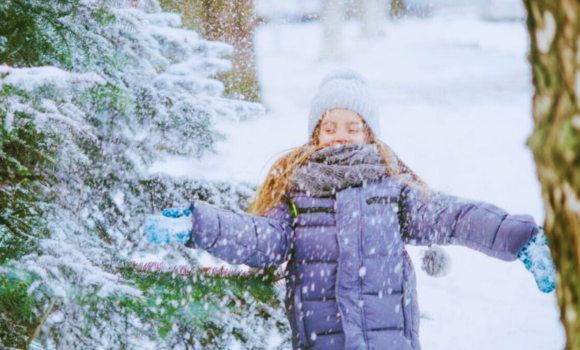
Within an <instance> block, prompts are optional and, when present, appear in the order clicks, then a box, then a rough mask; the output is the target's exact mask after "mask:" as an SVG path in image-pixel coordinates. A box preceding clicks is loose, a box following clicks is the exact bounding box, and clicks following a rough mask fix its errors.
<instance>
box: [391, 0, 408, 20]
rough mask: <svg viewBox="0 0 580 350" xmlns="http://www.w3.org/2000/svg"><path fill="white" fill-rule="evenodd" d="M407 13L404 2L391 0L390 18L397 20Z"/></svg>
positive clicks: (403, 0) (402, 0)
mask: <svg viewBox="0 0 580 350" xmlns="http://www.w3.org/2000/svg"><path fill="white" fill-rule="evenodd" d="M406 12H407V5H406V1H405V0H391V18H393V19H399V18H401V17H403V16H404V15H405V14H406Z"/></svg>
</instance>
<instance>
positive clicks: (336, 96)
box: [308, 69, 380, 137]
mask: <svg viewBox="0 0 580 350" xmlns="http://www.w3.org/2000/svg"><path fill="white" fill-rule="evenodd" d="M333 108H347V109H350V110H352V111H354V112H356V113H358V114H359V115H360V116H361V117H362V118H363V119H364V121H365V122H366V123H367V125H368V126H369V127H370V129H371V130H372V132H373V133H374V134H375V136H377V137H378V136H379V131H380V129H379V109H378V104H377V102H376V100H375V98H374V96H373V95H372V94H371V92H370V89H369V87H368V85H367V84H366V81H365V80H364V78H363V77H362V76H361V75H360V74H358V73H357V72H356V71H354V70H351V69H341V70H336V71H333V72H331V73H330V74H328V75H326V76H325V77H324V78H323V79H322V82H321V83H320V87H319V89H318V92H317V93H316V95H315V96H314V98H313V99H312V103H311V104H310V116H309V119H308V135H309V137H312V134H313V133H314V129H315V128H316V125H317V124H318V122H319V121H320V119H322V117H323V116H324V114H325V113H326V112H328V111H329V110H331V109H333Z"/></svg>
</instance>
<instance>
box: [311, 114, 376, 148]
mask: <svg viewBox="0 0 580 350" xmlns="http://www.w3.org/2000/svg"><path fill="white" fill-rule="evenodd" d="M347 143H359V144H363V143H368V137H367V134H366V132H365V128H364V122H363V119H362V118H361V116H360V115H358V113H356V112H353V111H351V110H350V109H346V108H333V109H331V110H330V111H328V112H327V113H326V114H325V116H324V117H323V118H322V120H321V121H320V130H319V133H318V145H319V146H323V147H329V146H334V145H338V144H347Z"/></svg>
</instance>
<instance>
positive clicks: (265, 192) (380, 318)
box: [146, 70, 553, 350]
mask: <svg viewBox="0 0 580 350" xmlns="http://www.w3.org/2000/svg"><path fill="white" fill-rule="evenodd" d="M308 133H309V137H310V141H309V142H308V143H307V144H305V145H303V146H301V147H299V148H297V149H295V150H293V151H292V152H290V153H288V154H286V155H285V156H283V157H281V158H280V159H279V160H278V161H277V162H276V163H275V164H274V166H273V167H272V169H271V171H270V172H269V175H268V176H267V179H266V181H265V183H264V184H263V186H262V187H261V189H260V191H259V193H258V196H257V198H256V199H255V201H254V202H253V203H252V204H251V206H250V209H249V211H250V213H251V214H253V215H246V214H237V213H233V212H230V211H227V210H223V209H220V208H217V207H215V206H213V205H210V204H207V203H204V202H202V201H199V200H194V201H193V202H192V203H191V207H190V210H191V218H192V221H193V229H192V228H191V226H190V227H188V228H187V229H186V232H185V233H186V234H185V235H182V236H184V237H185V242H186V243H185V244H186V245H187V246H188V247H191V248H198V249H205V250H207V251H208V252H210V253H212V254H213V255H215V256H217V257H219V258H221V259H224V260H226V261H228V262H230V263H233V264H240V263H243V264H247V265H249V266H252V267H267V266H272V265H278V264H282V263H283V262H285V261H288V265H287V270H286V272H287V274H286V286H287V291H286V312H287V316H288V318H289V321H290V325H291V328H292V334H293V347H294V348H295V349H299V348H300V349H302V348H307V349H391V350H408V349H414V350H418V349H420V345H419V335H418V331H419V308H418V305H417V293H416V290H415V274H414V271H413V266H412V264H411V260H410V259H409V256H408V255H407V252H406V251H405V244H414V245H432V244H439V245H446V244H459V245H463V246H466V247H470V248H472V249H475V250H478V251H480V252H483V253H485V254H487V255H489V256H492V257H495V258H499V259H502V260H506V261H512V260H515V259H516V258H517V257H518V255H520V256H522V257H523V258H522V259H525V262H526V267H528V268H530V269H533V270H534V271H543V272H542V273H540V274H538V273H537V272H536V278H537V280H538V284H539V285H540V287H541V288H543V289H544V290H545V291H549V290H551V288H553V274H550V273H545V271H546V269H544V270H542V267H544V268H545V267H546V266H548V265H549V261H548V259H549V253H547V254H548V255H547V258H546V252H547V248H546V245H545V240H538V239H537V238H536V237H537V236H538V232H539V231H538V226H537V225H536V223H535V222H534V220H533V218H532V217H531V216H529V215H510V214H508V213H507V212H506V211H505V210H503V209H501V208H499V207H497V206H494V205H492V204H488V203H484V202H479V201H473V200H467V199H463V198H459V197H455V196H450V195H446V194H443V193H440V192H436V191H434V190H432V189H430V188H429V187H428V186H427V185H426V184H425V183H424V182H423V181H422V180H421V179H420V178H419V177H418V176H417V175H416V174H415V173H414V172H413V171H411V170H410V169H409V168H408V167H407V166H405V164H404V163H403V162H402V161H401V160H399V159H398V157H397V156H396V154H395V153H394V152H393V151H392V150H391V149H390V148H389V147H388V146H387V145H386V144H385V143H383V142H381V141H379V140H378V138H377V137H378V133H379V117H378V108H377V104H376V102H375V100H374V98H373V97H372V96H371V94H370V92H369V89H368V87H367V85H366V83H365V82H364V80H363V79H362V78H361V77H360V76H359V75H358V74H356V73H355V72H353V71H348V70H346V71H345V70H343V71H338V72H335V73H333V74H330V75H328V76H327V77H325V78H324V80H323V81H322V83H321V85H320V90H319V91H318V93H317V94H316V96H315V97H314V99H313V101H312V105H311V110H310V118H309V125H308ZM166 214H167V215H169V216H172V215H173V216H176V215H175V212H173V213H171V212H167V213H166ZM177 216H179V215H177ZM189 225H191V223H189ZM161 226H163V224H162V222H160V221H151V222H150V223H149V224H148V225H147V226H146V230H147V232H148V233H149V235H150V238H151V239H152V240H153V241H155V242H159V241H160V238H159V237H160V234H159V232H161V231H160V230H161V228H160V227H161ZM540 237H542V236H540ZM170 239H171V237H170V236H165V237H163V238H162V239H161V240H163V241H168V240H170ZM533 247H544V248H543V250H541V251H542V252H543V254H544V255H543V256H542V257H540V258H541V259H539V258H538V255H536V254H532V253H530V252H531V251H532V250H533V249H532V248H533ZM538 261H542V264H543V265H542V266H541V267H540V268H538V263H537V262H538ZM542 283H544V284H542ZM546 286H547V287H546Z"/></svg>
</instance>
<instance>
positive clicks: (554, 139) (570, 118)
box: [524, 0, 580, 350]
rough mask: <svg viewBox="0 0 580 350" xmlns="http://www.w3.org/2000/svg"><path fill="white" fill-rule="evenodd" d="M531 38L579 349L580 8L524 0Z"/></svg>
mask: <svg viewBox="0 0 580 350" xmlns="http://www.w3.org/2000/svg"><path fill="white" fill-rule="evenodd" d="M524 3H525V6H526V10H527V12H528V16H527V27H528V31H529V34H530V45H531V47H530V52H529V57H528V58H529V61H530V63H531V67H532V77H533V84H534V87H535V93H534V97H533V117H534V122H535V127H534V131H533V133H532V135H531V136H530V137H529V138H528V140H527V145H528V147H530V149H531V150H532V152H533V154H534V159H535V162H536V168H537V173H538V177H539V180H540V182H541V184H542V197H543V201H544V205H545V210H546V221H545V223H544V231H545V232H546V235H547V237H548V241H549V244H550V249H551V253H552V257H553V259H554V263H555V265H556V269H557V271H558V272H557V274H558V276H557V279H556V294H557V297H558V304H559V307H560V313H561V314H560V319H561V321H562V324H563V325H564V329H565V331H566V336H567V343H566V349H567V350H568V349H569V350H571V349H580V106H579V103H580V100H579V97H580V69H579V68H580V52H579V43H580V4H579V2H578V0H524Z"/></svg>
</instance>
